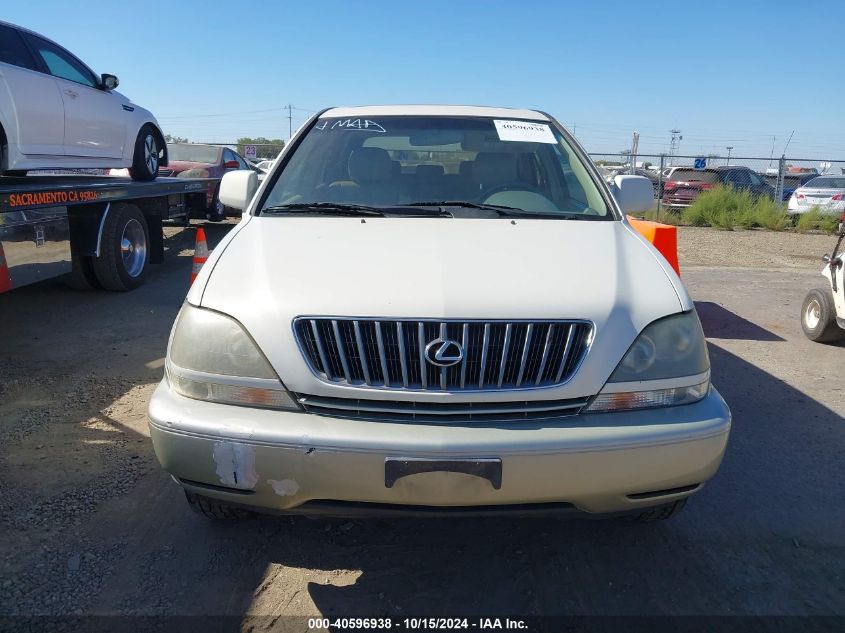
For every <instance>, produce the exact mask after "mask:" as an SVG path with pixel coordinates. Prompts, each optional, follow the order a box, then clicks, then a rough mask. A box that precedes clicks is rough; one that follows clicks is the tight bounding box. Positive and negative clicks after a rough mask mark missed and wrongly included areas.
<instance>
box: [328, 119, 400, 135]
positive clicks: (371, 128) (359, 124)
mask: <svg viewBox="0 0 845 633" xmlns="http://www.w3.org/2000/svg"><path fill="white" fill-rule="evenodd" d="M330 123H331V125H329V124H330ZM314 127H315V128H316V129H318V130H326V129H328V130H361V131H363V132H379V133H385V132H387V130H385V129H384V128H383V127H382V126H381V125H379V124H378V123H376V122H375V121H370V120H369V119H338V120H336V121H334V122H332V121H330V120H329V119H324V120H322V121H320V122H318V123H317V125H315V126H314Z"/></svg>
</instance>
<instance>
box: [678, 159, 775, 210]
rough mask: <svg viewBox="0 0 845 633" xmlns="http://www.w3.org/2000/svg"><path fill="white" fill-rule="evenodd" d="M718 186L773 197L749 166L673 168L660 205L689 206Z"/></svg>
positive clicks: (769, 188)
mask: <svg viewBox="0 0 845 633" xmlns="http://www.w3.org/2000/svg"><path fill="white" fill-rule="evenodd" d="M720 184H721V185H725V186H728V187H732V188H734V189H737V190H746V191H750V192H751V194H752V195H754V196H766V197H768V198H770V199H774V197H775V190H774V187H772V186H770V185H769V184H768V183H767V182H766V181H765V180H763V177H762V176H760V174H758V173H757V172H756V171H754V170H753V169H749V168H748V167H739V166H734V165H726V166H721V167H711V168H708V169H694V168H693V167H673V168H671V169H669V170H668V171H667V172H666V182H665V183H663V204H665V205H667V206H670V207H688V206H689V205H691V204H692V202H693V201H694V200H695V199H696V198H697V197H698V195H699V194H700V193H701V192H702V191H706V190H707V189H712V188H713V187H715V186H716V185H720Z"/></svg>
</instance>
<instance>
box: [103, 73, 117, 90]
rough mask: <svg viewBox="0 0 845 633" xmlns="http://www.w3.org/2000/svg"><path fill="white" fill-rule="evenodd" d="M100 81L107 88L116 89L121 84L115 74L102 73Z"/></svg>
mask: <svg viewBox="0 0 845 633" xmlns="http://www.w3.org/2000/svg"><path fill="white" fill-rule="evenodd" d="M100 83H101V84H102V86H103V88H105V89H106V90H114V89H115V88H117V87H118V86H119V85H120V81H118V79H117V77H115V76H114V75H100Z"/></svg>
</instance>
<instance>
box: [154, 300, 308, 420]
mask: <svg viewBox="0 0 845 633" xmlns="http://www.w3.org/2000/svg"><path fill="white" fill-rule="evenodd" d="M165 368H166V375H167V379H168V381H169V382H170V385H171V386H172V388H173V390H174V391H176V392H177V393H179V394H181V395H183V396H186V397H188V398H194V399H196V400H208V401H210V402H221V403H224V404H237V405H244V406H251V407H266V408H273V409H290V410H297V411H298V410H300V409H299V407H298V406H297V404H296V403H295V402H294V400H293V398H291V396H290V394H289V393H288V391H287V389H285V387H284V385H283V384H282V382H281V381H280V380H279V378H278V376H276V373H275V372H274V371H273V368H272V367H271V366H270V363H269V362H267V359H266V358H264V355H263V354H262V353H261V351H260V350H259V349H258V346H257V345H256V344H255V342H254V341H253V340H252V338H250V336H249V334H247V333H246V330H244V328H243V327H242V326H241V324H240V323H238V322H237V321H236V320H235V319H233V318H231V317H229V316H226V315H225V314H221V313H220V312H214V311H212V310H205V309H202V308H195V307H193V306H191V305H189V304H187V303H186V304H185V305H184V306H183V307H182V310H181V311H180V312H179V316H178V317H177V318H176V324H175V325H174V326H173V332H172V333H171V335H170V345H169V347H168V351H167V363H166V364H165Z"/></svg>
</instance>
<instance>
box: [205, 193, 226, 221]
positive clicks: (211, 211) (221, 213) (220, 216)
mask: <svg viewBox="0 0 845 633" xmlns="http://www.w3.org/2000/svg"><path fill="white" fill-rule="evenodd" d="M206 215H207V216H208V219H209V221H211V222H222V221H223V220H225V219H226V207H224V206H223V203H222V202H220V198H215V199H214V202H212V203H211V206H210V207H208V213H207V214H206Z"/></svg>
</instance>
